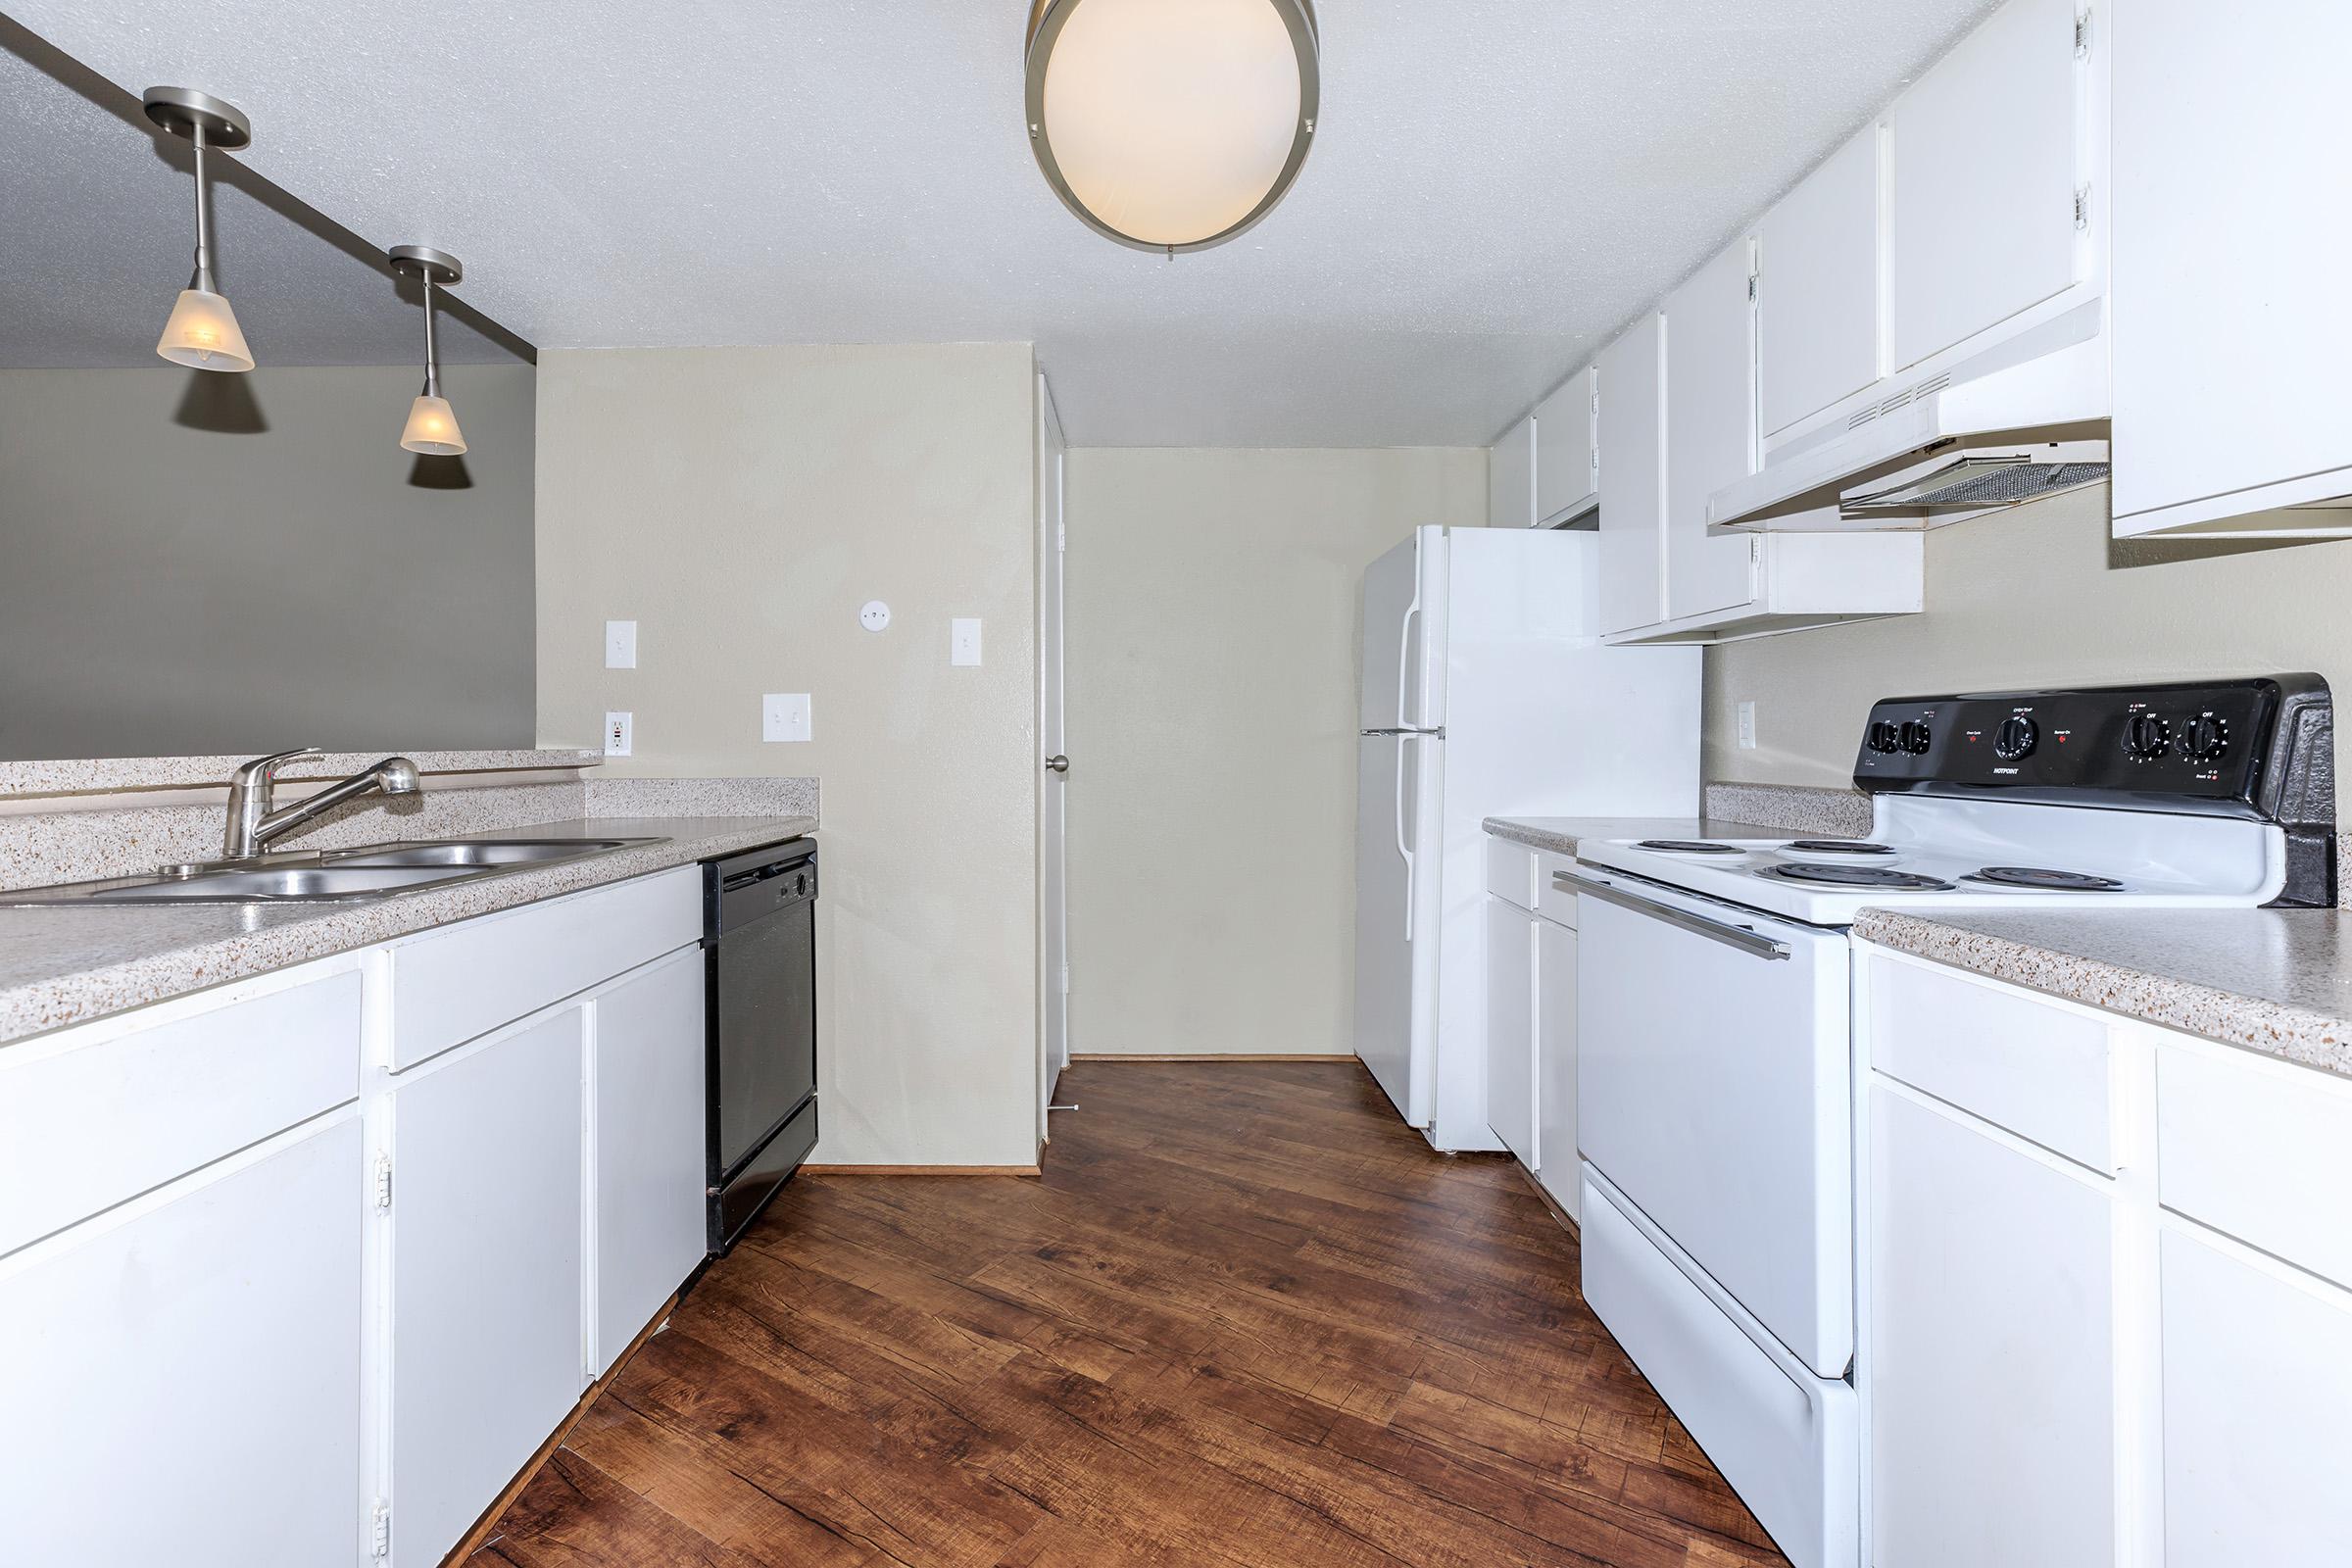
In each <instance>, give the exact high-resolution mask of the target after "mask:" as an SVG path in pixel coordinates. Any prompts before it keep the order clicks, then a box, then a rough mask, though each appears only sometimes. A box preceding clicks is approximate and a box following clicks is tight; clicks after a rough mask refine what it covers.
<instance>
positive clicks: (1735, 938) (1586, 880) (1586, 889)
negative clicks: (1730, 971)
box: [1551, 871, 1789, 959]
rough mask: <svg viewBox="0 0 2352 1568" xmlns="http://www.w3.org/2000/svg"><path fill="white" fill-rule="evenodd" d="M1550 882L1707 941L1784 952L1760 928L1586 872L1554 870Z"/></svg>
mask: <svg viewBox="0 0 2352 1568" xmlns="http://www.w3.org/2000/svg"><path fill="white" fill-rule="evenodd" d="M1551 885H1552V886H1553V887H1555V888H1557V889H1559V890H1560V891H1561V892H1562V893H1576V894H1581V895H1583V896H1584V897H1586V898H1590V899H1598V900H1600V901H1601V902H1602V903H1603V904H1615V905H1619V906H1621V907H1625V908H1628V909H1632V910H1634V911H1635V912H1636V913H1639V914H1646V915H1648V916H1649V917H1650V918H1651V919H1653V920H1663V921H1665V922H1666V923H1667V924H1668V925H1670V926H1674V927H1676V928H1677V929H1679V930H1683V931H1689V932H1691V934H1693V935H1695V936H1702V937H1705V938H1706V939H1707V940H1708V941H1709V942H1720V943H1722V944H1723V945H1724V946H1725V947H1727V948H1738V949H1739V950H1740V952H1741V953H1745V954H1749V955H1752V956H1755V957H1759V958H1765V959H1772V958H1786V957H1788V956H1789V944H1788V943H1786V942H1775V941H1774V940H1773V939H1772V938H1770V937H1768V936H1766V935H1764V934H1763V933H1762V932H1760V931H1754V930H1750V929H1749V928H1748V927H1746V926H1743V925H1726V924H1725V923H1724V922H1722V921H1721V920H1710V919H1708V918H1706V917H1705V916H1704V915H1698V914H1691V913H1689V912H1687V911H1685V910H1682V909H1678V908H1675V907H1673V906H1671V905H1665V904H1655V903H1652V902H1651V901H1650V900H1648V899H1642V898H1636V897H1635V896H1634V895H1633V894H1631V893H1628V892H1626V891H1625V890H1623V889H1622V888H1618V887H1613V886H1611V885H1610V884H1609V883H1606V882H1596V881H1594V880H1593V878H1591V877H1588V876H1572V875H1570V874H1569V873H1568V872H1566V871H1554V872H1552V873H1551Z"/></svg>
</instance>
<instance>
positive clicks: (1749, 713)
mask: <svg viewBox="0 0 2352 1568" xmlns="http://www.w3.org/2000/svg"><path fill="white" fill-rule="evenodd" d="M1755 749H1756V705H1755V704H1753V703H1741V704H1740V750H1741V751H1743V752H1752V751H1754V750H1755Z"/></svg>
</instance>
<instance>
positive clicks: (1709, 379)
mask: <svg viewBox="0 0 2352 1568" xmlns="http://www.w3.org/2000/svg"><path fill="white" fill-rule="evenodd" d="M1749 254H1750V252H1749V248H1748V243H1747V239H1746V237H1745V236H1741V237H1740V239H1738V240H1735V241H1733V243H1732V244H1731V245H1730V246H1729V247H1727V248H1726V249H1725V250H1724V251H1723V252H1722V254H1720V255H1718V256H1717V257H1716V258H1715V259H1714V260H1713V261H1711V262H1709V263H1707V265H1706V266H1704V267H1702V268H1700V269H1699V270H1698V271H1697V272H1696V273H1695V274H1694V275H1692V277H1691V280H1690V281H1689V282H1687V283H1685V284H1684V285H1683V286H1682V287H1681V288H1678V289H1676V290H1675V291H1674V292H1673V293H1672V294H1671V295H1669V296H1667V299H1666V618H1667V619H1668V620H1680V619H1682V618H1683V617H1684V616H1686V615H1699V614H1704V613H1707V612H1709V611H1714V610H1728V609H1730V608H1731V607H1732V606H1734V605H1744V604H1746V603H1747V602H1748V601H1749V600H1751V599H1753V598H1755V596H1756V580H1755V552H1756V540H1755V537H1754V536H1753V535H1750V534H1744V533H1733V534H1716V535H1714V536H1712V537H1710V536H1709V535H1708V533H1707V497H1708V496H1710V495H1712V494H1714V492H1715V491H1716V490H1718V489H1720V488H1722V487H1723V486H1724V485H1727V484H1730V483H1731V482H1732V481H1734V480H1735V479H1744V478H1746V477H1747V475H1748V473H1749V471H1750V470H1751V468H1752V467H1753V464H1752V463H1751V462H1750V461H1749V459H1750V454H1751V452H1752V450H1753V448H1754V444H1755V426H1756V415H1755V384H1756V378H1755V360H1754V358H1753V353H1752V345H1753V343H1754V340H1755V337H1754V331H1753V327H1752V319H1753V318H1752V307H1751V305H1750V302H1749V299H1748V289H1747V283H1748V258H1749Z"/></svg>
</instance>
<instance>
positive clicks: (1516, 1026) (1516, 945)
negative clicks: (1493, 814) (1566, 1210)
mask: <svg viewBox="0 0 2352 1568" xmlns="http://www.w3.org/2000/svg"><path fill="white" fill-rule="evenodd" d="M1542 923H1543V922H1542V921H1540V920H1539V919H1537V917H1536V916H1535V915H1533V914H1530V913H1529V912H1528V911H1527V910H1525V909H1522V908H1520V907H1518V906H1517V905H1514V904H1511V903H1509V902H1508V901H1507V900H1503V899H1498V898H1496V897H1495V895H1493V894H1491V893H1490V894H1488V895H1487V1125H1488V1126H1489V1127H1492V1128H1493V1129H1495V1137H1497V1138H1499V1139H1501V1140H1502V1147H1503V1148H1505V1149H1507V1150H1509V1151H1510V1152H1512V1153H1514V1154H1516V1155H1518V1156H1519V1161H1520V1163H1521V1164H1523V1165H1525V1166H1526V1167H1527V1168H1528V1169H1529V1170H1534V1169H1536V1168H1537V1149H1536V1019H1535V1008H1536V928H1537V927H1538V926H1539V925H1541V924H1542Z"/></svg>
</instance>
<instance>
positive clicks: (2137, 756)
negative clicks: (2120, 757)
mask: <svg viewBox="0 0 2352 1568" xmlns="http://www.w3.org/2000/svg"><path fill="white" fill-rule="evenodd" d="M2172 738H2173V726H2172V725H2170V724H2167V723H2166V722H2165V721H2164V720H2163V719H2161V718H2159V717H2157V716H2156V715H2155V714H2154V713H2133V714H2132V715H2131V719H2130V721H2129V722H2127V723H2126V724H2125V725H2124V755H2125V756H2126V757H2129V758H2130V759H2131V760H2133V761H2134V762H2153V761H2154V760H2156V759H2158V758H2159V757H2162V756H2163V755H2164V749H2165V747H2166V746H2168V745H2169V744H2171V742H2172Z"/></svg>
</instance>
